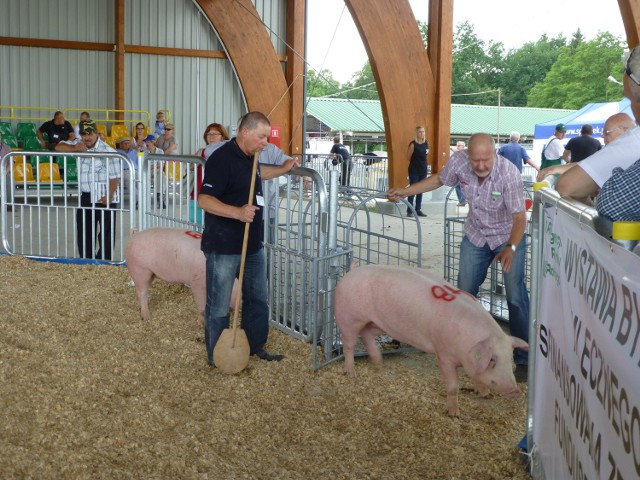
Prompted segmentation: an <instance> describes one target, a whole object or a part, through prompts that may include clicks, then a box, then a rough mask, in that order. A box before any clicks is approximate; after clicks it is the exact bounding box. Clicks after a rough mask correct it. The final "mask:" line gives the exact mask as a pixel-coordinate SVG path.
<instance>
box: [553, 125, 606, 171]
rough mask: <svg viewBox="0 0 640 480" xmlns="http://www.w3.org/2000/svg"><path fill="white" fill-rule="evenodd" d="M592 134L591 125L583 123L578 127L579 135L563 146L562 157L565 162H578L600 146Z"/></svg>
mask: <svg viewBox="0 0 640 480" xmlns="http://www.w3.org/2000/svg"><path fill="white" fill-rule="evenodd" d="M592 135H593V127H592V126H591V125H583V126H582V128H581V129H580V136H579V137H574V138H572V139H571V140H569V142H568V143H567V144H566V145H565V146H564V153H563V154H562V159H563V160H564V161H565V163H578V162H580V161H582V160H584V159H585V158H587V157H590V156H591V155H593V154H594V153H596V152H597V151H598V150H600V149H601V148H602V144H601V143H600V142H599V141H598V140H596V139H595V138H593V137H592Z"/></svg>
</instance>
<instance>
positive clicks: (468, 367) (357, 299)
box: [334, 265, 528, 417]
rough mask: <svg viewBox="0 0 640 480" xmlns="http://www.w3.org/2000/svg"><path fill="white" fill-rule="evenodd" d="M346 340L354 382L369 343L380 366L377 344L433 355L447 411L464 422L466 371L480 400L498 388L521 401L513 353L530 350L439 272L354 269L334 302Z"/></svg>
mask: <svg viewBox="0 0 640 480" xmlns="http://www.w3.org/2000/svg"><path fill="white" fill-rule="evenodd" d="M334 309H335V318H336V324H337V325H338V328H339V329H340V333H341V334H342V342H343V348H344V355H345V363H344V370H345V373H347V374H349V375H354V374H355V371H354V349H355V345H356V342H357V340H358V337H359V336H360V337H362V342H363V343H364V345H365V347H366V349H367V353H368V354H369V358H370V360H371V362H372V363H373V365H375V366H376V367H380V366H381V364H382V355H381V354H380V351H379V350H378V348H377V346H376V344H375V338H376V337H377V336H378V335H380V334H382V333H387V334H388V335H390V336H391V337H393V338H394V339H395V340H398V341H400V342H402V343H406V344H408V345H411V346H413V347H415V348H417V349H419V350H422V351H423V352H427V353H433V354H435V356H436V359H437V361H438V367H439V369H440V374H441V376H442V379H443V380H444V383H445V386H446V391H447V411H448V414H449V415H450V416H456V417H457V416H458V415H459V409H458V373H457V368H458V367H463V368H464V370H465V371H466V372H467V374H468V375H469V377H471V379H472V380H473V383H474V385H475V388H476V390H477V391H478V393H479V394H480V395H482V396H483V397H484V396H487V395H488V394H489V390H490V389H493V390H496V391H498V392H499V393H502V394H503V395H505V396H506V397H508V398H515V397H516V396H518V395H519V394H520V390H519V389H518V386H517V384H516V380H515V377H514V375H513V349H514V348H516V347H518V348H522V349H525V350H526V349H528V344H527V343H526V342H525V341H523V340H521V339H519V338H515V337H510V336H508V335H507V334H505V333H504V332H503V331H502V329H501V328H500V326H499V325H498V324H497V322H496V321H495V320H494V319H493V317H491V315H490V314H489V313H488V312H487V311H486V310H485V309H484V308H483V307H482V305H481V304H480V302H479V301H478V300H476V299H475V298H474V297H473V296H471V295H470V294H468V293H466V292H464V291H462V290H458V289H457V288H455V287H454V286H452V285H451V284H450V283H448V282H446V281H445V280H443V279H442V278H441V277H439V276H437V275H434V274H433V273H431V272H429V271H427V270H424V269H420V268H409V267H396V266H383V265H367V266H363V267H359V268H352V269H351V271H349V272H348V273H347V274H346V275H345V276H344V277H343V278H342V280H340V282H338V286H337V287H336V290H335V296H334Z"/></svg>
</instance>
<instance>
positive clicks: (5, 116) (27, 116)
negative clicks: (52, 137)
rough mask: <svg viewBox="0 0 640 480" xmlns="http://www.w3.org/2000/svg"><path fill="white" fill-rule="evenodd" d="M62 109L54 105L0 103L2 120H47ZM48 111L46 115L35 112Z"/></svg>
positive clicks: (0, 118)
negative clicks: (37, 105) (35, 105)
mask: <svg viewBox="0 0 640 480" xmlns="http://www.w3.org/2000/svg"><path fill="white" fill-rule="evenodd" d="M58 110H60V109H59V108H53V107H33V106H31V107H28V106H17V105H0V120H9V121H11V120H15V121H24V122H28V121H34V120H39V121H42V122H46V121H47V120H51V119H52V118H53V114H54V113H55V112H57V111H58ZM36 112H37V113H41V112H48V113H47V115H46V116H44V117H43V116H41V115H37V116H35V115H34V113H36Z"/></svg>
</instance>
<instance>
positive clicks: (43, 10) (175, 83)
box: [0, 0, 286, 154]
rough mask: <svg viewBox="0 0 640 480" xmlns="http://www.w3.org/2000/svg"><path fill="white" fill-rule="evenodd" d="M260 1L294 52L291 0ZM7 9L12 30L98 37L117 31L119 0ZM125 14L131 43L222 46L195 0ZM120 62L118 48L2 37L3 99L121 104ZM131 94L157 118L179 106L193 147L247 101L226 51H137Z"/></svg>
mask: <svg viewBox="0 0 640 480" xmlns="http://www.w3.org/2000/svg"><path fill="white" fill-rule="evenodd" d="M254 4H255V5H256V9H257V11H258V13H259V14H260V15H261V17H262V19H263V21H264V22H265V24H266V28H267V30H268V31H269V32H270V37H271V39H272V41H273V44H274V47H275V48H276V52H277V53H278V54H279V55H284V53H285V48H286V47H285V45H284V39H285V13H286V8H285V7H286V0H255V1H254ZM0 12H2V15H0V32H1V33H0V35H3V36H10V37H22V38H37V39H50V40H68V41H79V42H84V41H86V42H98V43H113V42H114V38H115V34H114V4H113V2H112V1H104V0H65V1H64V2H60V1H50V0H21V1H19V2H18V1H16V0H0ZM124 14H125V39H124V42H125V44H129V45H144V46H152V47H166V48H185V49H195V50H222V45H221V44H220V42H219V40H218V38H217V36H216V34H215V32H214V31H213V29H212V27H211V25H210V24H209V23H208V21H207V19H206V18H205V17H204V16H203V15H202V14H201V13H200V11H199V10H198V8H197V6H196V5H195V3H194V1H193V0H125V13H124ZM279 38H280V39H281V40H280V39H279ZM114 62H115V58H114V54H113V53H112V52H100V51H83V50H65V49H55V48H29V47H9V46H0V105H3V106H6V105H27V106H43V107H53V108H59V109H62V110H64V109H67V108H81V109H84V108H115V107H114V102H115V92H114V89H115V87H114ZM124 97H125V108H126V109H131V110H146V111H148V112H150V113H151V115H152V120H151V123H153V120H155V113H156V112H157V111H158V110H160V109H167V110H170V111H171V117H172V121H173V122H174V123H175V124H176V137H177V138H178V142H179V144H180V152H181V153H184V154H189V153H193V152H194V151H196V150H197V148H198V147H199V146H201V144H202V143H203V140H202V133H203V131H204V128H205V126H206V125H207V124H209V123H211V122H214V121H216V122H220V123H222V124H224V125H227V126H228V125H234V124H235V123H236V121H237V119H238V118H239V117H240V116H241V115H242V114H243V113H245V111H246V107H245V104H244V101H243V97H242V92H241V89H240V86H239V84H238V81H237V79H236V77H235V74H234V72H233V69H232V67H231V64H230V62H229V61H228V60H226V59H208V58H190V57H174V56H168V55H148V54H137V53H127V54H126V55H125V94H124ZM6 114H7V111H6V110H4V109H3V110H2V111H0V115H6ZM41 115H47V116H48V115H49V112H43V113H41Z"/></svg>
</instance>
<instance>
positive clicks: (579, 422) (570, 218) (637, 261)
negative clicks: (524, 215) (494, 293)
mask: <svg viewBox="0 0 640 480" xmlns="http://www.w3.org/2000/svg"><path fill="white" fill-rule="evenodd" d="M611 231H612V224H611V222H608V221H607V220H606V219H603V218H601V217H599V216H598V215H597V212H596V210H595V209H593V208H591V207H587V206H585V205H584V204H582V203H580V202H577V201H573V200H570V199H566V198H561V197H560V196H559V195H558V194H557V192H555V191H554V190H551V189H549V188H545V189H542V190H539V191H537V192H536V193H535V202H534V208H533V214H532V232H531V233H532V243H533V249H532V251H533V258H532V275H531V315H530V333H529V338H530V345H529V398H528V418H527V447H528V451H529V453H530V466H531V475H532V477H533V478H535V479H544V478H638V477H639V476H640V386H639V384H638V381H637V379H638V374H639V373H640V372H639V370H640V348H638V346H639V345H638V338H640V308H639V307H640V303H639V300H638V299H639V298H640V257H638V255H635V254H634V253H632V252H630V251H629V249H630V248H632V246H631V244H627V243H625V242H624V241H622V242H615V241H611V239H610V237H611Z"/></svg>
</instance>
